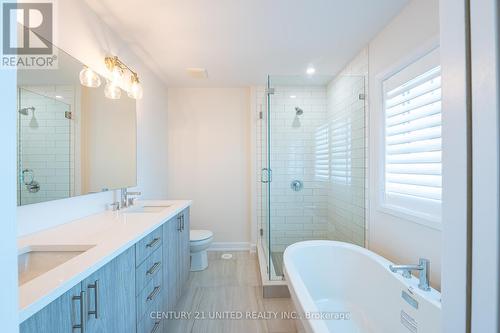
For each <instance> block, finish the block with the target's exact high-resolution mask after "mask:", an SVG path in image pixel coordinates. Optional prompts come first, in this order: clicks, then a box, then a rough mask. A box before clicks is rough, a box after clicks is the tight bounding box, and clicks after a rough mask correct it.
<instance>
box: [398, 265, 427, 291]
mask: <svg viewBox="0 0 500 333" xmlns="http://www.w3.org/2000/svg"><path fill="white" fill-rule="evenodd" d="M430 265H431V262H430V261H429V259H424V258H420V259H419V260H418V265H389V269H390V270H391V272H393V273H396V272H401V274H402V275H403V276H404V277H405V278H407V279H409V278H411V272H412V271H419V280H420V282H419V283H418V288H420V289H422V290H424V291H429V290H431V288H430V287H429V275H430Z"/></svg>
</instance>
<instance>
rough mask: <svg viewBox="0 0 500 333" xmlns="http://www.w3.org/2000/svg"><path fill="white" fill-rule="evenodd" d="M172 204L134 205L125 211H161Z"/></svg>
mask: <svg viewBox="0 0 500 333" xmlns="http://www.w3.org/2000/svg"><path fill="white" fill-rule="evenodd" d="M170 206H171V205H144V206H132V207H129V208H126V209H125V210H124V211H123V212H124V213H125V214H127V213H159V212H161V211H162V210H164V209H165V208H168V207H170Z"/></svg>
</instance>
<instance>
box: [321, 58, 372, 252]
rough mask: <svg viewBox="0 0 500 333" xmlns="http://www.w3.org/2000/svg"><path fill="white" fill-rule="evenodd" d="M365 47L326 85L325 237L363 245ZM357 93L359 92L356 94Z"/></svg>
mask: <svg viewBox="0 0 500 333" xmlns="http://www.w3.org/2000/svg"><path fill="white" fill-rule="evenodd" d="M367 83H368V49H364V50H363V51H361V53H360V54H359V55H358V56H356V57H355V58H354V59H353V60H352V61H351V62H350V63H349V64H348V65H347V66H346V68H345V69H344V70H343V71H342V72H340V73H339V74H338V75H337V76H336V78H335V79H333V80H332V81H331V82H330V83H329V84H328V87H327V95H328V103H327V104H328V123H329V124H330V128H331V133H330V152H331V154H330V168H331V169H330V177H331V179H330V186H329V190H328V219H329V230H328V234H329V236H328V238H329V239H331V240H338V241H343V242H349V243H353V244H357V245H360V246H364V245H365V231H366V221H367V219H366V213H367V199H366V193H368V192H367V188H366V186H367V182H366V179H367V170H368V169H367V161H368V159H367V156H368V135H367V133H366V131H367V127H366V124H367V123H368V122H367V117H368V112H367V110H368V98H367V94H368V90H367V87H368V84H367ZM360 94H361V95H360Z"/></svg>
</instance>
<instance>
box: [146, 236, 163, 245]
mask: <svg viewBox="0 0 500 333" xmlns="http://www.w3.org/2000/svg"><path fill="white" fill-rule="evenodd" d="M159 241H160V237H156V238H155V239H153V240H152V241H151V243H149V244H147V245H146V247H155V246H156V244H158V242H159Z"/></svg>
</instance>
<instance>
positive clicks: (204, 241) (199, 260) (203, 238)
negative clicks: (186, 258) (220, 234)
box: [189, 230, 214, 272]
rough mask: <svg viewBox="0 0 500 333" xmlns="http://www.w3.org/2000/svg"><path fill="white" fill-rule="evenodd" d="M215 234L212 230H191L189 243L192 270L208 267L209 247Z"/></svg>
mask: <svg viewBox="0 0 500 333" xmlns="http://www.w3.org/2000/svg"><path fill="white" fill-rule="evenodd" d="M213 236H214V234H213V233H212V232H211V231H210V230H191V231H190V232H189V245H190V248H191V272H196V271H202V270H204V269H206V268H207V267H208V257H207V249H208V247H209V246H210V244H211V243H212V239H213Z"/></svg>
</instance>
